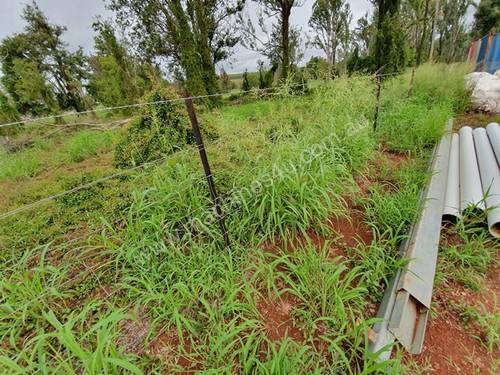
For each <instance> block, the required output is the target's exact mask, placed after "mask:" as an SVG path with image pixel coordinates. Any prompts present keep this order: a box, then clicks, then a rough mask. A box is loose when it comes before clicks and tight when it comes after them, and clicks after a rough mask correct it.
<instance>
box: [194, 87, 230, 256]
mask: <svg viewBox="0 0 500 375" xmlns="http://www.w3.org/2000/svg"><path fill="white" fill-rule="evenodd" d="M185 102H186V109H187V113H188V115H189V119H190V120H191V126H192V128H193V134H194V138H195V140H196V145H197V146H198V152H199V153H200V159H201V164H202V165H203V170H204V171H205V176H206V178H207V183H208V188H209V189H210V195H211V196H212V199H213V201H214V205H215V212H216V216H217V221H218V223H219V227H220V230H221V232H222V235H223V237H224V247H229V235H228V233H227V230H226V224H225V222H224V215H223V213H222V208H221V201H220V198H219V196H218V195H217V189H216V188H215V183H214V179H213V177H212V172H211V170H210V164H209V163H208V157H207V153H206V151H205V144H204V143H203V138H202V136H201V131H200V126H199V124H198V119H197V117H196V112H195V110H194V106H193V100H192V98H191V96H190V95H189V94H187V95H186V98H185Z"/></svg>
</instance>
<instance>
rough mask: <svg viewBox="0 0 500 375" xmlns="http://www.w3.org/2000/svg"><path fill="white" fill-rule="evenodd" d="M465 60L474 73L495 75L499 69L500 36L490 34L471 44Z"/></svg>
mask: <svg viewBox="0 0 500 375" xmlns="http://www.w3.org/2000/svg"><path fill="white" fill-rule="evenodd" d="M467 60H468V61H469V63H471V64H472V65H474V70H475V71H476V72H488V73H491V74H495V72H496V71H497V70H498V69H500V34H490V35H487V36H485V37H483V38H482V39H479V40H476V41H474V42H472V44H471V46H470V48H469V54H468V58H467Z"/></svg>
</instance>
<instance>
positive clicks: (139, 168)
mask: <svg viewBox="0 0 500 375" xmlns="http://www.w3.org/2000/svg"><path fill="white" fill-rule="evenodd" d="M398 75H401V74H400V73H386V74H383V73H381V72H378V73H377V74H375V75H371V76H362V78H363V79H366V78H368V79H370V80H373V81H374V83H375V90H376V91H375V104H374V113H377V114H376V115H375V114H374V125H373V131H376V122H377V116H378V110H379V107H380V100H381V90H382V84H381V81H382V78H383V77H395V76H398ZM291 88H293V87H292V86H288V87H285V88H283V90H290V89H291ZM280 90H281V89H280V88H278V89H277V88H274V87H273V88H267V89H252V90H249V91H240V92H238V93H237V94H239V95H244V94H255V95H256V96H257V97H259V95H260V97H264V98H265V97H272V96H273V95H276V96H279V95H281V94H280ZM228 95H231V93H217V94H212V95H202V96H190V95H186V96H185V97H182V98H175V99H168V100H160V101H153V102H145V103H132V104H129V105H122V106H116V107H106V108H97V109H94V110H89V111H84V112H79V113H65V114H60V115H53V116H45V117H41V118H34V119H24V120H22V121H14V122H10V123H5V124H0V129H2V128H8V127H16V126H23V125H26V124H34V125H35V126H44V127H53V128H55V129H54V130H53V131H54V132H58V131H59V129H61V127H64V126H78V125H81V122H80V124H79V123H73V124H53V123H50V121H57V120H58V119H61V118H68V117H75V118H78V117H80V116H82V115H85V114H94V113H99V112H102V113H107V112H113V111H121V110H124V109H131V108H143V107H146V106H151V105H155V104H165V103H178V104H182V103H184V104H186V110H187V112H188V115H189V117H190V119H191V125H192V127H193V131H194V132H195V138H196V146H194V147H193V146H188V147H186V148H185V149H183V150H181V151H178V152H177V153H176V154H175V156H176V157H179V155H181V154H184V153H185V154H188V153H189V152H192V151H193V150H197V151H198V152H199V153H200V158H201V162H202V165H203V167H204V168H203V172H204V174H203V175H201V176H197V177H195V178H193V179H192V180H191V181H190V184H187V185H186V187H184V188H183V189H180V190H179V191H178V192H177V193H179V194H182V193H183V192H185V191H187V190H189V189H190V188H192V186H193V185H196V184H199V183H202V181H203V180H206V181H207V183H208V186H209V191H210V193H211V199H212V204H213V206H212V207H209V206H202V207H199V208H197V209H196V210H189V212H188V214H189V215H190V216H191V217H189V218H188V217H186V218H185V220H184V223H183V228H182V230H183V231H184V233H185V237H183V238H182V239H181V241H182V242H185V243H191V242H192V243H196V242H198V241H202V240H203V239H204V238H206V237H207V232H206V231H203V230H199V229H197V228H194V227H193V220H191V219H192V218H193V217H197V216H199V214H201V213H204V212H205V213H208V214H212V215H213V216H214V217H215V219H216V220H217V222H218V225H219V229H220V233H219V234H218V235H217V236H216V237H217V238H212V240H216V241H221V242H223V243H224V244H225V246H226V247H229V246H230V238H231V237H230V236H231V233H230V231H229V230H228V228H227V226H226V225H225V219H228V218H229V217H231V215H234V214H236V213H238V212H240V211H241V210H242V209H243V207H232V209H231V210H227V212H224V208H225V207H224V206H223V205H222V202H221V199H220V198H219V196H218V195H217V190H216V187H215V182H214V180H213V174H212V172H211V169H210V165H209V161H208V155H207V154H206V146H205V144H204V141H203V138H202V134H201V132H200V130H199V127H198V124H197V119H196V110H195V108H194V106H193V104H192V101H193V100H197V99H208V98H213V97H223V96H228ZM117 121H118V120H117ZM82 126H87V127H89V128H92V127H96V126H99V124H89V123H86V124H85V125H82ZM196 128H197V129H198V130H197V131H196V130H195V129H196ZM95 130H97V129H95ZM196 132H198V135H199V136H198V137H197V136H196ZM223 142H224V140H223V139H221V140H218V141H215V142H211V143H210V146H211V147H213V148H214V149H216V148H217V147H218V146H219V145H220V144H221V143H223ZM203 154H204V156H203ZM171 157H174V156H173V155H169V156H162V157H159V158H156V159H154V160H151V161H148V162H145V163H143V164H139V165H136V166H133V167H130V168H125V169H122V170H119V171H117V172H115V173H110V174H108V175H105V176H102V177H99V178H96V179H94V180H92V181H90V182H87V183H83V184H80V185H78V186H76V187H73V188H70V189H67V190H63V191H60V192H57V193H54V194H51V195H48V196H46V197H43V198H41V199H39V200H36V201H33V202H30V203H28V204H25V205H23V206H20V207H17V208H14V209H12V210H9V211H7V212H3V213H0V221H3V220H6V219H12V218H14V217H16V216H17V215H19V214H21V213H26V212H29V211H34V210H36V209H37V208H40V207H42V206H44V205H45V204H47V203H49V202H52V201H55V200H57V199H58V198H61V197H64V196H67V195H71V194H75V193H77V192H80V191H83V190H86V189H89V188H91V187H93V186H96V185H99V184H102V183H105V182H108V181H111V180H113V179H117V178H120V177H122V176H125V175H131V174H134V173H137V172H142V173H146V172H147V171H150V170H153V168H154V167H157V166H159V165H161V164H162V163H164V162H167V161H168V160H169V159H170V158H171ZM204 159H205V160H204ZM207 167H208V168H207ZM126 220H127V219H126V218H125V217H121V218H118V219H116V220H111V221H109V222H106V223H105V224H103V225H101V226H97V227H96V228H94V229H93V230H90V231H85V232H84V233H83V234H81V235H79V236H77V237H74V238H71V239H66V238H64V234H63V235H62V242H61V243H59V244H57V245H53V243H52V241H49V242H48V243H46V244H44V245H38V246H35V247H34V248H32V249H30V250H28V251H27V252H28V254H30V257H33V258H35V259H36V258H37V257H38V256H39V252H44V255H45V256H48V255H49V254H51V253H53V252H55V251H57V250H59V249H68V248H69V247H71V249H70V250H69V251H67V252H65V256H71V255H72V253H76V254H77V255H79V256H82V257H84V258H82V259H81V260H82V261H84V260H85V259H86V258H85V257H86V256H89V257H92V256H93V254H92V252H90V254H87V253H85V252H84V251H85V249H83V247H82V246H79V245H78V244H79V243H81V242H82V241H83V242H86V241H90V239H91V238H92V237H94V236H98V235H99V234H101V235H102V236H109V235H111V236H112V235H113V233H111V234H109V233H108V234H106V233H105V232H106V230H108V229H109V230H112V231H114V230H116V231H117V232H118V231H119V229H117V228H116V227H117V225H118V224H119V223H120V222H123V221H126ZM0 225H1V224H0ZM213 233H215V231H214V232H213ZM108 266H109V264H108V263H107V262H104V263H100V262H98V263H97V264H94V265H91V266H89V267H85V269H84V270H83V271H82V272H77V274H76V275H74V276H71V277H69V278H67V279H63V280H62V282H60V283H58V285H56V286H50V287H48V288H47V289H46V290H45V291H44V292H42V293H40V294H38V295H37V296H36V297H35V298H32V299H30V300H29V301H27V302H26V303H24V304H22V306H21V307H22V308H21V309H20V310H17V306H15V305H13V306H12V311H10V312H8V311H7V310H6V312H8V313H7V314H3V315H2V316H1V317H0V321H1V322H8V320H9V319H11V318H16V316H17V317H18V316H22V314H23V311H25V310H26V309H28V308H29V307H31V306H33V305H35V304H39V303H40V302H42V305H43V306H44V307H48V303H49V301H46V298H50V297H51V296H56V295H63V294H64V293H68V292H69V291H70V290H71V288H72V286H73V285H74V283H75V282H78V280H82V279H84V278H85V277H87V276H89V275H92V276H93V277H95V278H96V280H100V279H99V278H100V276H99V271H100V270H102V269H105V268H106V267H108ZM16 267H18V265H17V264H13V265H12V267H9V268H8V269H4V271H5V275H6V276H5V277H8V276H7V274H8V273H10V272H14V270H15V268H16ZM158 284H160V283H158ZM157 286H158V285H156V286H155V287H157ZM122 287H123V286H122ZM122 287H119V288H116V289H114V290H113V292H112V293H113V294H115V293H118V292H119V291H120V290H121V288H122ZM4 302H5V301H4ZM4 302H2V303H4ZM7 307H8V308H9V309H10V308H11V306H7Z"/></svg>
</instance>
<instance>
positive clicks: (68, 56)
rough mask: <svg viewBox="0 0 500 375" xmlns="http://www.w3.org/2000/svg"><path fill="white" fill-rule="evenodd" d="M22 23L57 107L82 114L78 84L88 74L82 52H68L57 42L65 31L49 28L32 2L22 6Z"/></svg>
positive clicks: (81, 91) (63, 45)
mask: <svg viewBox="0 0 500 375" xmlns="http://www.w3.org/2000/svg"><path fill="white" fill-rule="evenodd" d="M23 19H24V20H25V21H26V22H27V26H26V28H25V32H26V34H27V35H28V36H29V38H30V39H31V42H32V44H33V46H34V48H36V49H38V50H39V53H40V55H41V56H43V60H42V68H41V70H42V71H43V72H46V73H47V75H48V77H49V80H50V81H51V83H52V85H53V86H54V88H55V91H56V95H57V97H58V100H59V104H60V106H61V107H62V108H70V107H72V108H74V109H76V110H77V111H81V110H84V109H85V102H84V92H83V88H82V81H83V80H85V79H86V78H87V73H88V72H87V66H86V59H85V56H84V54H83V50H82V49H81V48H79V49H78V50H77V51H76V52H73V53H71V52H69V51H68V50H67V45H66V43H64V42H63V41H62V38H61V36H62V34H63V33H64V32H65V31H66V27H65V26H59V25H53V24H51V23H50V22H49V20H48V19H47V17H46V16H45V14H43V12H42V11H41V10H40V8H39V7H38V5H37V4H36V3H35V2H33V3H32V4H28V5H26V7H25V8H24V10H23Z"/></svg>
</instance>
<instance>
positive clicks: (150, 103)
mask: <svg viewBox="0 0 500 375" xmlns="http://www.w3.org/2000/svg"><path fill="white" fill-rule="evenodd" d="M298 86H302V84H296V85H288V86H285V87H290V88H294V87H298ZM276 89H277V88H276V87H269V88H263V89H260V88H253V89H251V90H242V91H238V92H236V93H231V92H219V93H215V94H207V95H195V96H186V97H180V98H174V99H165V100H157V101H151V102H144V103H132V104H125V105H120V106H115V107H105V108H95V109H89V110H85V111H81V112H68V113H62V114H59V115H51V116H43V117H37V118H33V119H26V120H20V121H13V122H8V123H5V124H0V128H6V127H9V126H15V125H23V124H26V123H37V122H41V121H48V120H55V119H59V118H64V117H70V116H81V115H86V114H92V113H105V112H112V111H118V110H122V109H128V108H141V107H147V106H149V105H155V104H165V103H176V102H184V101H185V100H186V99H191V100H193V99H208V98H215V97H221V96H228V95H229V96H230V95H234V94H251V93H256V92H257V93H258V92H267V91H272V90H276ZM41 125H45V126H54V125H52V124H48V123H43V124H41Z"/></svg>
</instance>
